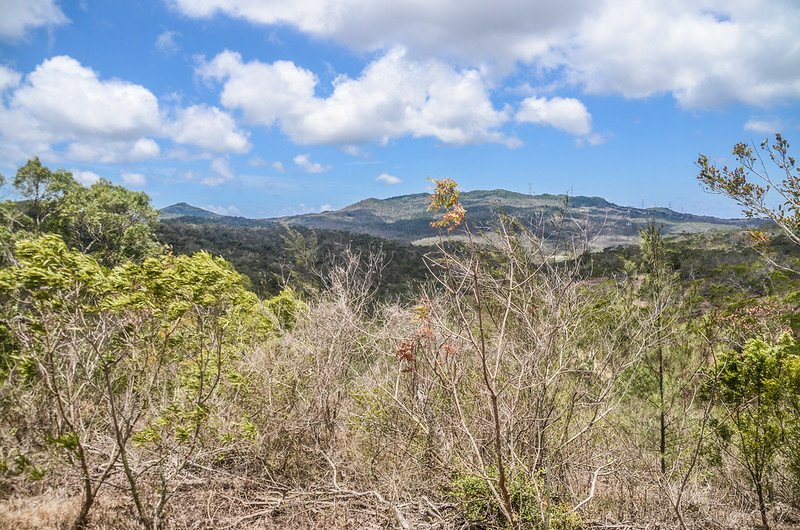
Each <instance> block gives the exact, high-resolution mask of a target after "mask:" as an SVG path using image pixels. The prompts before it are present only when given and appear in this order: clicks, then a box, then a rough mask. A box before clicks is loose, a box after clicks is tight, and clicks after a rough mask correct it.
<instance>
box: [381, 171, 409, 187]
mask: <svg viewBox="0 0 800 530" xmlns="http://www.w3.org/2000/svg"><path fill="white" fill-rule="evenodd" d="M375 180H376V181H378V182H381V183H383V184H388V185H389V186H394V185H396V184H400V183H401V182H403V181H402V180H400V178H399V177H395V176H394V175H390V174H389V173H381V174H380V175H378V176H377V177H375Z"/></svg>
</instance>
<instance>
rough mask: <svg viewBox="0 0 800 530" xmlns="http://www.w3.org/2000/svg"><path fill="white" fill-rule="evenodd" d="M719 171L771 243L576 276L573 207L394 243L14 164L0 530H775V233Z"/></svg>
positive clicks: (785, 296) (786, 363)
mask: <svg viewBox="0 0 800 530" xmlns="http://www.w3.org/2000/svg"><path fill="white" fill-rule="evenodd" d="M788 148H789V146H788V144H787V143H785V141H783V139H782V138H780V137H779V138H778V140H777V143H776V144H775V146H772V147H771V149H773V152H776V153H778V155H780V156H776V158H774V159H773V160H775V161H776V164H778V166H777V167H779V168H784V167H791V168H794V162H793V160H791V159H790V157H789V155H788ZM737 152H740V153H745V151H742V150H741V148H740V147H737ZM781 153H783V154H784V155H785V156H784V155H781ZM752 159H753V157H752V156H750V158H747V157H746V158H745V159H744V161H745V162H747V160H752ZM781 164H784V165H781ZM742 167H743V169H741V170H739V169H734V170H719V171H717V170H716V169H715V168H714V167H713V166H711V165H710V164H709V163H708V162H707V160H705V159H703V158H701V160H700V171H701V174H700V179H701V180H702V181H703V182H705V183H706V184H707V185H709V186H710V187H712V188H713V189H715V190H717V191H721V192H723V193H727V194H730V195H731V196H732V197H733V198H734V199H736V200H738V201H740V202H741V203H742V204H745V205H751V206H753V215H756V214H759V215H762V214H763V215H767V216H768V217H770V218H771V219H772V221H773V222H774V223H775V225H774V226H766V227H763V228H762V231H761V232H754V233H752V235H751V236H746V235H742V234H739V233H737V235H734V236H732V235H731V234H729V233H728V234H724V235H719V234H705V235H683V236H680V237H677V238H667V237H665V232H666V230H665V229H664V228H663V227H662V225H661V223H660V222H659V221H658V220H657V219H656V220H655V221H654V222H651V223H649V224H645V225H644V226H642V227H641V237H640V245H639V247H626V248H611V249H607V250H606V251H604V252H600V253H597V252H595V253H592V252H590V248H591V238H589V237H587V236H586V235H585V232H584V231H583V230H576V229H574V227H575V226H577V225H579V224H580V223H577V225H576V223H573V222H572V220H571V219H570V217H569V209H568V208H567V209H562V214H561V217H559V219H558V222H557V223H555V224H553V226H552V229H549V230H547V231H541V230H535V229H534V228H535V226H536V225H535V224H533V223H530V222H527V221H526V220H520V219H518V218H517V217H516V216H514V215H511V214H510V213H509V212H505V213H504V214H502V215H500V216H499V217H498V218H497V219H495V220H494V221H493V223H492V227H493V229H492V230H491V231H487V230H477V229H475V226H476V225H480V224H481V223H480V220H478V221H474V219H473V217H472V215H473V213H472V211H471V206H470V203H469V202H467V201H464V198H465V196H466V195H467V194H459V192H458V190H457V187H456V184H455V182H453V181H437V182H435V183H436V189H435V191H434V193H433V194H432V195H431V196H430V197H428V201H429V206H430V210H431V212H436V214H437V215H438V217H433V213H432V214H431V219H429V220H426V221H425V222H426V223H431V222H433V226H431V225H430V224H428V228H429V230H430V233H431V234H432V235H433V236H432V237H434V238H435V241H437V243H436V245H435V246H433V247H428V248H419V247H411V246H406V245H405V244H402V243H397V242H394V243H392V242H386V241H382V240H379V239H377V238H373V237H369V236H356V235H353V234H346V233H343V232H333V231H327V230H311V229H307V228H302V227H297V226H282V225H278V224H275V223H267V222H262V224H260V225H258V226H232V225H231V224H230V223H228V222H224V221H225V220H224V219H220V218H218V217H213V216H212V217H207V218H198V217H191V218H190V217H180V218H175V219H169V220H161V221H157V215H156V212H154V210H153V209H152V208H151V207H150V204H149V199H148V197H147V196H146V195H144V194H141V193H134V192H131V191H128V190H125V189H124V188H121V187H117V186H114V185H113V184H111V183H109V182H107V181H104V180H100V181H98V182H97V183H95V184H93V185H92V186H89V187H83V186H81V185H79V184H78V183H77V182H75V181H74V179H72V177H71V175H70V174H69V173H68V172H64V171H51V170H49V169H48V168H46V167H44V166H42V165H41V163H40V162H39V161H38V160H37V159H33V160H31V161H29V162H28V163H27V164H26V165H25V166H23V167H22V168H20V170H19V172H18V173H17V175H16V177H15V178H14V179H13V181H12V183H11V184H12V186H13V187H14V189H15V190H16V193H17V194H18V196H19V198H20V199H21V200H18V201H16V202H14V201H7V202H5V203H3V204H2V205H0V212H1V213H2V219H3V230H2V233H0V243H1V245H0V246H1V247H2V250H3V254H2V267H1V268H0V528H41V527H53V528H66V527H71V528H75V529H84V528H147V529H156V528H184V527H202V528H219V527H226V528H252V527H268V528H269V527H351V528H362V527H385V528H469V527H472V528H520V529H521V528H527V529H558V530H579V529H583V528H643V527H656V526H658V527H662V528H669V527H678V528H682V529H688V528H742V527H753V526H761V527H764V528H776V529H777V528H791V527H793V526H795V527H796V525H797V524H798V522H800V457H799V456H798V455H800V345H798V338H797V333H798V331H800V327H799V324H800V319H798V318H797V314H798V311H797V304H798V292H800V285H798V280H797V275H796V274H795V273H794V270H796V267H795V261H794V260H795V259H796V256H797V255H798V248H797V247H798V246H797V245H794V239H793V238H792V236H791V234H790V233H788V232H787V231H789V230H793V229H795V228H796V226H797V221H798V219H797V218H796V217H797V212H795V211H793V210H787V208H788V207H787V206H784V207H783V209H782V210H780V212H783V213H775V212H772V211H767V210H764V211H759V210H758V209H757V208H756V206H759V205H760V206H759V207H763V208H767V209H768V207H767V206H766V205H767V204H768V202H767V199H766V198H765V197H766V196H767V195H768V193H769V191H768V190H767V189H766V187H764V188H758V187H755V186H751V187H748V186H747V185H745V184H744V182H746V181H747V178H748V177H749V176H750V174H749V173H748V167H750V170H752V168H753V167H755V166H748V165H747V163H745V164H744V165H743V166H742ZM792 171H795V170H794V169H792ZM792 175H794V174H792ZM793 178H794V177H792V178H791V179H790V178H787V179H786V180H783V182H784V185H783V188H782V191H781V193H783V194H784V195H783V196H784V197H788V199H787V201H788V202H787V204H793V203H792V202H791V201H792V200H794V199H800V196H798V193H797V191H796V189H795V188H796V186H795V183H796V182H797V181H796V180H793ZM761 189H764V192H763V193H762V192H761V191H760V190H761ZM770 189H772V188H770ZM747 194H751V195H752V198H753V201H755V202H752V201H751V200H750V198H748V195H747ZM762 199H764V201H763V202H759V201H761V200H762ZM553 200H554V201H555V200H556V198H554V199H553ZM597 201H601V200H600V199H596V200H595V202H593V203H592V204H594V205H595V206H597V205H598V204H599V203H597ZM799 202H800V201H799ZM600 206H602V205H600ZM182 211H190V212H191V210H187V209H186V208H184V209H183V210H182ZM770 212H771V213H772V214H774V216H770V215H768V213H770ZM511 213H513V212H511ZM792 216H794V217H792ZM781 223H783V225H781ZM793 223H795V224H793ZM784 225H785V226H784ZM571 227H572V228H571ZM452 233H458V234H460V236H461V238H460V241H459V242H458V243H454V242H453V241H452V239H450V237H449V234H452ZM731 247H735V248H731ZM220 255H221V256H222V257H220Z"/></svg>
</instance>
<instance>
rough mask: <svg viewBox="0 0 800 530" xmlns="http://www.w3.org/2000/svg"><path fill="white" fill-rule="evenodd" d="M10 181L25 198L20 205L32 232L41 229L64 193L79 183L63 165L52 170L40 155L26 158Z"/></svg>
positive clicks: (56, 209) (77, 186) (76, 186)
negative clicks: (26, 160) (30, 224)
mask: <svg viewBox="0 0 800 530" xmlns="http://www.w3.org/2000/svg"><path fill="white" fill-rule="evenodd" d="M13 184H14V188H15V189H16V190H17V193H19V194H20V195H21V196H22V198H23V200H24V203H23V204H22V209H23V211H24V212H25V214H26V215H27V216H28V217H29V218H30V220H31V223H32V229H33V231H35V232H41V231H44V228H45V227H44V225H45V224H46V223H47V222H48V221H49V220H50V219H51V218H52V217H53V216H54V215H56V214H57V213H58V211H59V207H60V205H61V203H62V201H63V199H64V197H65V196H66V195H67V194H68V193H70V192H71V191H74V190H75V189H77V188H79V187H80V185H79V184H78V183H77V182H76V181H75V179H73V178H72V173H70V172H69V171H64V170H63V169H59V170H57V171H51V170H50V169H48V168H47V167H46V166H43V165H42V163H41V162H40V161H39V157H34V158H32V159H30V160H28V162H27V163H26V164H25V165H24V166H22V167H21V168H19V169H18V170H17V174H16V175H15V176H14V181H13Z"/></svg>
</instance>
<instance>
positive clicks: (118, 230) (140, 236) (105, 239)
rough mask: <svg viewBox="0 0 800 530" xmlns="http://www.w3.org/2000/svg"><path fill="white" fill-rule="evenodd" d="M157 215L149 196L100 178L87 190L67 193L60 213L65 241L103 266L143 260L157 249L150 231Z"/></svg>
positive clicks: (60, 231) (80, 187)
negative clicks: (90, 255) (93, 257)
mask: <svg viewBox="0 0 800 530" xmlns="http://www.w3.org/2000/svg"><path fill="white" fill-rule="evenodd" d="M157 220H158V212H157V211H156V210H154V209H153V208H152V207H151V206H150V197H148V196H147V194H146V193H144V192H141V191H138V192H137V191H131V190H128V189H126V188H123V187H122V186H115V185H114V184H112V183H111V182H109V181H107V180H105V179H100V180H98V181H97V182H95V183H94V184H92V185H91V186H90V187H88V188H84V187H82V186H79V187H77V188H74V189H72V190H70V192H69V193H67V194H66V195H65V197H64V200H63V205H62V208H61V211H60V212H59V230H58V232H59V233H60V234H61V235H62V237H64V240H65V241H66V242H67V243H68V244H69V245H70V246H73V247H75V248H77V249H79V250H80V251H82V252H85V253H88V254H92V255H93V256H95V257H96V258H97V259H98V260H99V261H100V262H101V263H102V264H103V265H106V266H114V265H117V264H119V263H121V262H123V261H125V260H134V261H142V260H143V259H144V258H146V257H149V256H152V255H154V254H155V253H156V251H157V249H158V244H157V242H156V240H155V236H154V235H153V230H154V227H155V224H156V221H157Z"/></svg>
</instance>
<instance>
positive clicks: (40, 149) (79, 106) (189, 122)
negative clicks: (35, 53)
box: [0, 55, 251, 163]
mask: <svg viewBox="0 0 800 530" xmlns="http://www.w3.org/2000/svg"><path fill="white" fill-rule="evenodd" d="M4 92H5V93H6V94H7V96H6V97H5V98H3V99H0V155H2V157H3V159H5V160H9V161H19V160H24V159H25V158H27V157H29V156H31V154H40V155H42V156H45V155H47V156H50V158H51V159H59V158H63V157H66V158H69V159H72V160H75V161H81V162H101V163H118V162H129V161H136V160H144V159H148V158H155V157H158V156H160V155H161V147H160V146H159V144H158V143H157V140H160V139H170V140H172V142H174V143H175V144H182V145H187V146H192V147H195V148H198V149H200V150H202V152H200V153H192V152H189V151H187V150H185V149H182V148H179V147H176V148H173V149H170V150H168V151H167V153H168V155H169V154H172V155H174V156H178V157H181V158H186V159H191V158H198V157H199V158H203V157H210V154H211V153H222V152H230V153H244V152H247V151H248V150H249V149H250V147H251V145H250V140H249V133H248V132H247V131H243V130H241V129H240V128H238V127H237V125H236V122H235V120H234V119H233V117H232V116H231V115H230V114H228V113H227V112H225V111H223V110H220V109H218V108H216V107H212V106H208V105H193V106H189V107H186V108H182V107H179V106H177V104H176V107H175V108H173V109H172V111H171V112H169V113H167V112H165V111H164V109H162V108H161V107H160V105H159V101H158V98H156V96H155V95H154V94H153V93H152V92H150V90H148V89H147V88H145V87H143V86H141V85H137V84H135V83H130V82H128V81H125V80H120V79H101V78H100V77H99V75H98V74H97V73H96V72H95V71H94V70H92V69H90V68H87V67H85V66H83V65H81V64H80V63H79V62H78V61H76V60H75V59H73V58H71V57H68V56H63V55H62V56H56V57H52V58H50V59H47V60H45V61H43V62H42V63H41V64H40V65H39V66H37V67H36V68H35V69H34V71H32V72H30V73H29V74H28V75H27V76H25V78H24V79H22V78H21V75H20V74H19V73H17V72H15V71H14V70H11V69H9V68H7V67H2V66H0V93H4ZM168 99H169V98H168ZM4 100H5V101H7V105H4V104H3V102H4ZM166 116H171V117H170V118H167V117H166Z"/></svg>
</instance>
